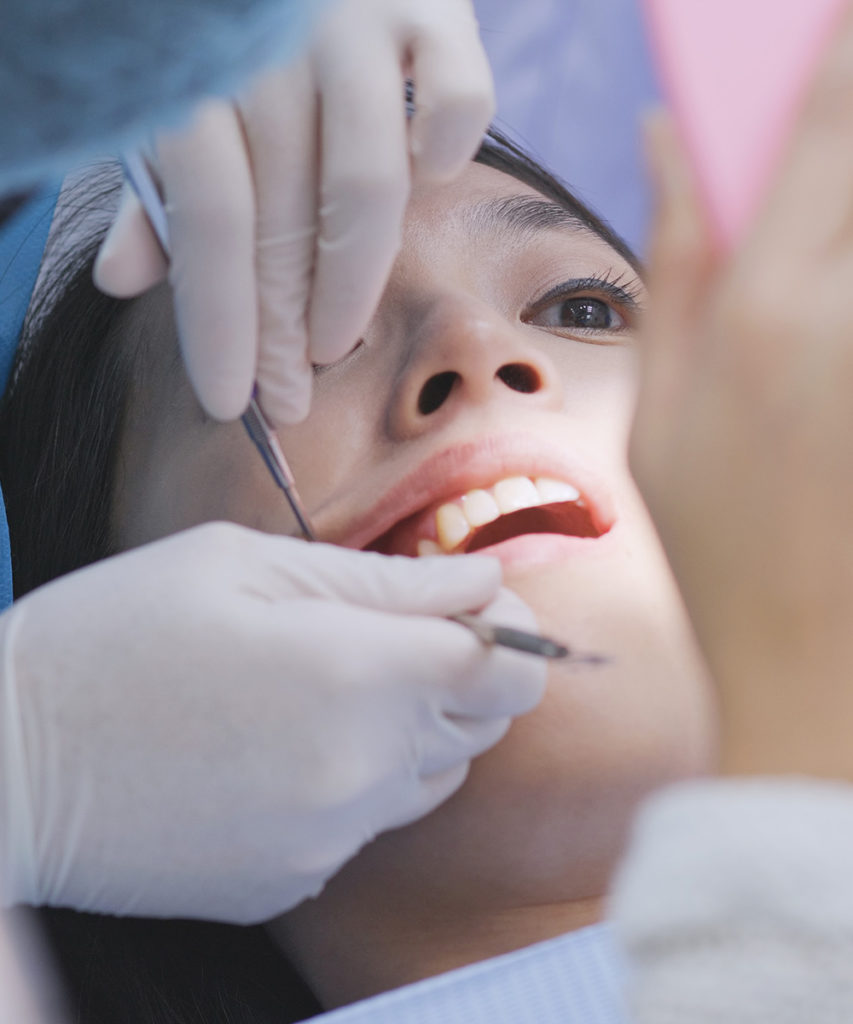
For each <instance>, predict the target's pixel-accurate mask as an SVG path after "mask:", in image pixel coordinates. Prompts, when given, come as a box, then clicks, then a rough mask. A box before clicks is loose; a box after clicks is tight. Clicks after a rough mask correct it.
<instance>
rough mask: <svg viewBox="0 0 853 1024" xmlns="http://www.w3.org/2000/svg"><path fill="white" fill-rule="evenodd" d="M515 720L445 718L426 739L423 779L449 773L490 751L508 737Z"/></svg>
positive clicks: (420, 764) (422, 758)
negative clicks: (454, 768)
mask: <svg viewBox="0 0 853 1024" xmlns="http://www.w3.org/2000/svg"><path fill="white" fill-rule="evenodd" d="M511 724H512V719H511V718H509V717H508V716H501V717H498V718H465V717H461V716H458V715H447V716H442V720H441V722H440V723H438V724H437V726H436V728H435V729H434V730H432V731H431V732H428V733H427V735H426V736H424V738H423V743H422V747H421V750H420V752H419V753H420V760H419V768H420V774H421V775H422V776H430V775H435V774H437V773H439V772H446V771H448V770H450V769H451V768H453V767H455V766H456V765H458V764H460V762H465V761H470V760H471V759H472V758H474V757H478V756H479V755H480V754H482V753H484V752H485V751H486V750H489V749H490V748H491V747H493V746H494V745H495V744H496V743H498V742H499V741H500V740H502V739H503V737H504V736H505V735H506V734H507V731H508V730H509V727H510V725H511Z"/></svg>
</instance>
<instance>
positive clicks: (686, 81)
mask: <svg viewBox="0 0 853 1024" xmlns="http://www.w3.org/2000/svg"><path fill="white" fill-rule="evenodd" d="M643 2H644V6H645V10H646V20H647V23H648V26H649V31H650V34H651V37H652V46H653V50H654V51H655V54H656V58H657V63H658V68H659V72H660V78H661V84H662V86H663V89H664V91H665V93H666V94H667V96H668V99H669V102H670V106H671V109H672V110H673V113H674V116H675V120H676V124H677V125H678V128H679V131H680V132H681V135H682V138H683V139H684V142H685V145H686V147H687V152H688V154H689V156H690V159H691V160H692V161H693V165H694V168H695V170H696V172H697V175H698V179H699V187H700V189H701V191H702V194H703V196H704V200H705V202H706V204H707V208H708V211H709V214H710V218H711V223H712V226H713V229H714V231H715V232H716V234H717V237H718V239H719V241H720V243H721V244H722V245H723V246H724V247H725V248H729V247H730V246H731V245H732V244H733V243H734V242H735V241H736V240H737V239H738V238H739V237H740V235H741V234H742V232H743V230H744V229H745V228H746V226H747V224H748V222H749V220H750V219H751V217H752V216H753V214H754V213H755V212H756V208H757V206H758V204H759V202H760V200H761V196H762V193H763V191H764V189H765V188H766V186H767V183H768V179H769V178H770V176H771V174H772V172H773V169H774V167H775V165H776V163H777V162H778V160H779V157H780V156H781V153H782V151H783V150H784V146H785V143H786V141H787V138H788V135H789V133H790V130H791V128H792V126H793V122H794V120H795V119H796V116H797V113H798V111H799V108H800V105H801V103H802V100H803V98H804V94H805V92H806V89H807V87H808V84H809V82H810V81H811V78H812V76H813V74H814V71H815V70H816V66H817V64H818V62H819V60H820V56H821V54H822V52H823V51H824V50H825V48H826V45H827V43H828V41H829V37H830V35H831V33H832V30H833V28H834V27H835V25H836V24H837V21H838V17H839V16H840V15H841V13H842V12H843V10H844V8H845V7H846V5H847V0H643Z"/></svg>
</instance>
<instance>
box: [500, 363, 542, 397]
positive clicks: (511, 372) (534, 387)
mask: <svg viewBox="0 0 853 1024" xmlns="http://www.w3.org/2000/svg"><path fill="white" fill-rule="evenodd" d="M495 376H496V377H497V378H498V379H499V380H502V381H503V382H504V384H506V386H507V387H508V388H512V390H513V391H520V392H522V394H525V395H530V394H532V393H533V392H534V391H538V390H539V388H540V387H542V381H541V380H540V378H539V374H538V373H537V372H536V370H534V369H533V367H532V366H528V365H527V364H526V363H507V364H506V365H505V366H502V367H501V368H500V369H499V370H498V372H497V373H496V374H495Z"/></svg>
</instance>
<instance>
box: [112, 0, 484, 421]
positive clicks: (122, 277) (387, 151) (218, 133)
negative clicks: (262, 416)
mask: <svg viewBox="0 0 853 1024" xmlns="http://www.w3.org/2000/svg"><path fill="white" fill-rule="evenodd" d="M407 77H408V78H411V79H412V80H413V81H414V84H415V93H416V104H417V110H416V113H415V115H414V117H412V119H411V120H410V121H409V122H408V124H407V121H406V112H405V103H404V92H405V89H404V82H405V79H406V78H407ZM493 109H494V99H493V91H492V81H491V73H490V70H489V66H488V61H487V59H486V56H485V53H484V51H483V48H482V45H481V42H480V38H479V34H478V30H477V23H476V19H475V16H474V11H473V7H472V4H471V0H339V2H338V3H336V4H335V5H334V6H333V7H332V8H331V10H330V11H329V12H328V14H327V15H326V17H325V19H324V20H322V21H321V23H320V26H319V29H318V31H317V32H316V33H315V35H314V36H313V39H312V43H311V45H310V47H309V52H308V53H307V54H306V55H305V56H304V57H303V58H301V59H300V60H299V61H298V62H296V63H295V64H293V65H291V66H289V67H288V68H286V69H284V70H280V71H276V72H273V73H271V74H267V75H266V76H265V77H263V78H262V79H260V80H259V81H258V82H257V83H256V84H255V86H254V88H253V89H252V91H251V92H250V93H249V94H248V95H247V96H245V97H244V98H243V99H241V100H240V102H238V103H237V104H235V105H232V104H230V103H226V102H224V101H212V102H209V103H207V104H206V105H205V106H204V107H202V108H201V110H200V111H199V112H198V115H197V117H196V119H195V121H194V123H193V125H192V126H191V128H190V129H189V130H188V131H187V132H185V133H183V134H181V135H180V136H175V135H173V136H170V137H166V138H163V139H161V140H160V141H159V142H158V144H157V146H156V158H155V160H154V164H155V170H156V173H157V175H158V176H159V179H160V182H161V186H162V191H163V195H164V201H165V205H166V210H167V214H168V219H169V234H170V243H171V249H172V263H171V268H170V270H169V279H170V281H171V284H172V286H173V288H174V292H175V304H176V314H177V323H178V333H179V336H180V340H181V347H182V351H183V354H184V361H185V363H186V366H187V370H188V372H189V376H190V379H191V380H192V382H193V385H194V387H195V389H196V392H197V394H198V397H199V399H200V401H201V403H202V405H203V406H204V407H205V409H206V410H207V411H208V412H209V413H210V414H211V415H212V416H214V417H215V418H217V419H232V418H234V417H236V416H238V415H239V414H240V413H242V412H243V410H244V409H245V407H246V404H247V402H248V399H249V395H250V392H251V388H252V382H253V380H254V379H255V377H257V380H258V383H259V387H260V400H261V405H262V406H263V407H264V410H265V411H266V412H267V413H268V414H269V415H270V417H271V418H272V419H273V420H275V421H276V422H278V423H280V424H281V423H288V422H297V421H299V420H301V419H303V418H304V417H305V415H306V414H307V412H308V407H309V402H310V397H311V363H312V362H313V363H328V362H333V361H334V360H336V359H340V358H342V357H343V356H344V355H346V353H347V352H348V351H349V350H350V349H351V348H352V347H353V346H354V345H355V344H356V342H357V341H358V339H359V337H360V336H361V334H362V333H363V331H364V330H365V328H366V327H367V324H368V321H369V320H370V317H371V316H372V314H373V311H374V309H375V308H376V305H377V303H378V302H379V298H380V296H381V294H382V290H383V287H384V285H385V282H386V280H387V278H388V274H389V271H390V269H391V265H392V263H393V261H394V257H395V256H396V253H397V250H398V248H399V244H400V237H401V229H402V222H403V215H404V211H405V206H406V202H407V199H408V195H409V187H410V178H415V179H419V180H426V179H433V180H435V179H443V178H447V177H451V176H452V175H454V174H455V173H456V172H458V171H459V170H461V168H462V167H463V166H464V165H465V163H466V162H467V161H468V160H469V159H470V158H471V156H472V155H473V153H474V152H475V151H476V149H477V147H478V145H479V142H480V139H481V137H482V134H483V131H484V130H485V128H486V127H487V125H488V122H489V119H490V117H491V115H492V113H493ZM165 276H166V263H165V260H164V258H163V255H162V253H161V251H160V249H159V246H158V245H157V243H156V241H155V239H154V236H153V234H152V232H151V230H150V228H149V227H148V224H147V222H146V220H145V216H144V214H143V213H142V211H141V208H140V206H139V203H138V201H137V200H136V198H135V197H134V196H133V195H132V194H130V193H129V192H126V193H125V196H124V199H123V202H122V206H121V208H120V211H119V214H118V216H117V219H116V221H115V223H114V225H113V228H112V230H111V232H110V233H109V235H108V236H107V239H106V241H105V243H104V245H103V247H102V249H101V252H100V254H99V257H98V261H97V265H96V269H95V280H96V282H97V284H98V286H99V287H100V288H102V289H103V290H104V291H106V292H108V293H109V294H111V295H117V296H121V297H128V296H132V295H137V294H139V293H140V292H142V291H144V290H145V289H146V288H149V287H150V286H151V285H153V284H155V283H156V282H158V281H160V280H162V279H163V278H164V277H165Z"/></svg>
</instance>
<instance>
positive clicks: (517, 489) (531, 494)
mask: <svg viewBox="0 0 853 1024" xmlns="http://www.w3.org/2000/svg"><path fill="white" fill-rule="evenodd" d="M563 501H573V502H575V503H576V504H578V505H583V503H584V502H583V498H582V497H581V495H580V491H579V490H578V489H577V487H574V486H573V485H572V484H569V483H566V482H565V481H564V480H555V479H553V478H552V477H546V476H540V477H537V478H536V480H535V481H534V480H531V479H530V477H527V476H511V477H507V478H506V479H505V480H499V481H498V482H497V483H496V484H495V485H494V486H493V487H492V489H491V490H490V491H487V490H485V489H484V488H480V487H478V488H476V489H474V490H471V491H468V493H467V494H463V495H462V497H461V498H460V499H459V500H458V501H449V502H447V503H446V504H444V505H441V506H440V507H439V509H438V511H437V512H436V514H435V531H436V535H437V537H438V543H436V542H435V541H433V540H428V539H426V538H422V539H421V540H419V541H418V554H419V555H436V554H440V553H444V554H450V553H451V552H452V551H454V550H456V549H457V548H458V547H459V545H460V544H461V543H462V542H463V541H464V540H465V538H466V537H467V536H468V534H469V533H470V532H471V531H472V530H474V529H476V528H477V527H478V526H484V525H485V524H486V523H491V522H493V521H494V520H495V519H497V518H498V517H499V516H501V515H506V514H507V513H508V512H517V511H518V510H519V509H522V508H534V507H536V506H537V505H550V504H552V503H556V502H563Z"/></svg>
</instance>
